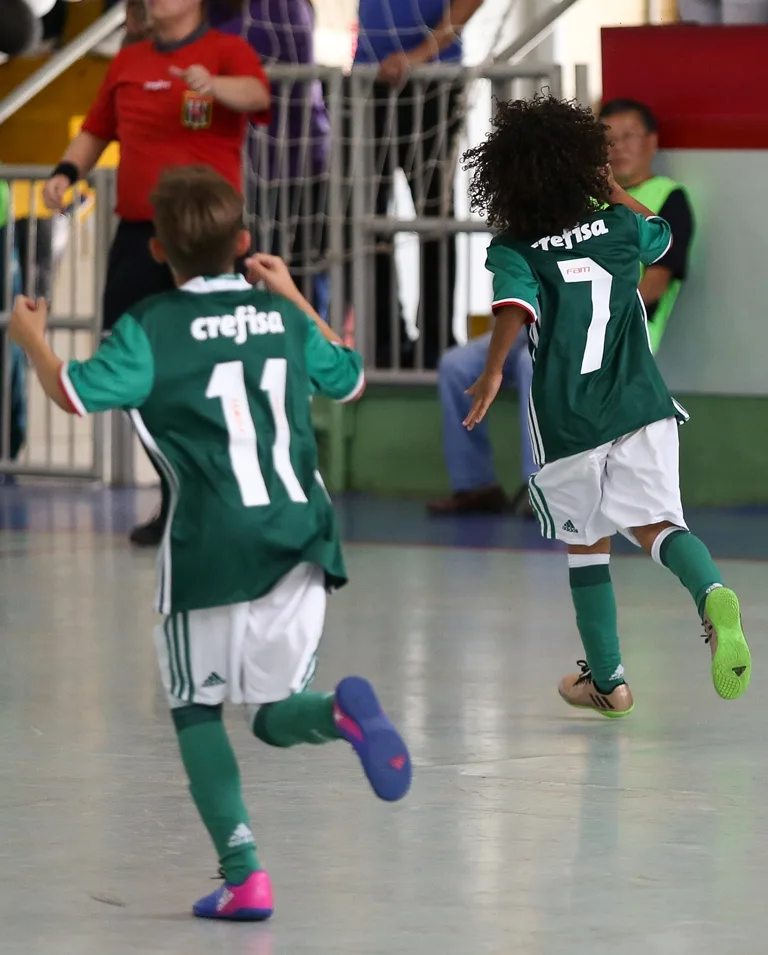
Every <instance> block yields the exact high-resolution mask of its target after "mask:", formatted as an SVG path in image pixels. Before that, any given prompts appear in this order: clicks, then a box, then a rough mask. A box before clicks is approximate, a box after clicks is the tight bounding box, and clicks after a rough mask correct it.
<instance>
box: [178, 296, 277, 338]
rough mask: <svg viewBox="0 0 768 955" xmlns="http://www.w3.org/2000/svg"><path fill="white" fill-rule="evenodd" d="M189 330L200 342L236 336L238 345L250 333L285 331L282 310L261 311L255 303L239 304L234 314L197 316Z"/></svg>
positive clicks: (274, 333) (273, 333)
mask: <svg viewBox="0 0 768 955" xmlns="http://www.w3.org/2000/svg"><path fill="white" fill-rule="evenodd" d="M189 330H190V332H191V333H192V337H193V338H194V339H196V341H199V342H207V341H209V340H210V339H212V338H234V340H235V344H236V345H242V344H244V343H245V342H246V341H247V340H248V336H249V335H279V334H281V333H283V332H285V328H284V327H283V316H282V315H281V314H280V312H259V311H257V310H256V307H255V306H254V305H238V307H237V308H236V309H235V314H234V315H211V316H210V317H209V318H196V319H195V320H194V322H192V324H191V325H190V326H189Z"/></svg>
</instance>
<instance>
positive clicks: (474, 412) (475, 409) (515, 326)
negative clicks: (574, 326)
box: [464, 305, 530, 431]
mask: <svg viewBox="0 0 768 955" xmlns="http://www.w3.org/2000/svg"><path fill="white" fill-rule="evenodd" d="M529 314H530V313H529V312H528V310H527V309H525V308H522V307H521V306H520V305H504V306H502V307H501V308H499V309H497V311H496V322H495V324H494V326H493V334H492V335H491V343H490V345H489V346H488V355H487V356H486V359H485V369H484V370H483V373H482V375H480V377H479V378H478V379H477V381H476V382H475V383H474V385H472V386H471V387H470V388H467V394H468V395H472V397H473V399H474V401H473V402H472V407H471V408H470V410H469V414H468V415H467V417H466V418H465V419H464V426H465V427H466V428H468V429H469V430H470V431H471V430H472V429H473V428H474V426H475V425H476V424H480V422H481V421H482V420H483V418H484V417H485V415H486V413H487V411H488V409H489V408H490V407H491V404H492V403H493V400H494V398H495V397H496V395H497V394H498V393H499V388H501V382H502V380H503V370H504V362H505V361H506V360H507V355H508V354H509V351H510V349H511V348H512V345H513V344H514V341H515V339H516V338H517V336H518V335H519V334H520V329H521V328H522V327H523V325H524V324H525V323H526V320H527V319H528V316H529Z"/></svg>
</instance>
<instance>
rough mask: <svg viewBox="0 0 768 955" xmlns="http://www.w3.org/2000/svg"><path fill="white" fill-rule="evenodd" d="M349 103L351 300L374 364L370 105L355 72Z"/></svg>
mask: <svg viewBox="0 0 768 955" xmlns="http://www.w3.org/2000/svg"><path fill="white" fill-rule="evenodd" d="M349 79H350V83H349V87H350V96H351V99H352V102H351V104H350V106H351V110H352V116H351V119H352V130H351V137H350V139H351V144H350V177H351V180H352V249H351V253H352V302H353V306H354V311H355V344H356V346H357V350H358V351H359V352H361V354H362V356H363V360H364V361H365V363H366V365H370V364H371V359H372V357H373V351H374V349H373V348H372V347H371V344H370V343H371V342H373V341H375V338H374V336H372V335H370V334H369V333H370V331H371V327H372V323H373V322H374V321H375V318H376V316H375V315H371V314H370V311H369V308H368V300H369V298H368V294H369V291H370V286H371V284H372V274H371V273H372V263H371V262H369V255H368V254H367V252H366V249H367V246H368V237H369V230H368V229H367V228H366V223H365V218H366V217H369V216H370V213H371V210H370V209H369V208H368V202H367V199H368V193H369V185H370V184H369V181H368V178H369V168H368V150H367V149H366V141H365V132H366V122H365V120H366V113H367V108H366V106H367V104H366V102H365V98H364V96H363V89H364V86H365V85H366V84H365V81H364V79H363V78H362V77H361V76H359V75H356V73H355V72H354V71H353V72H352V75H351V76H350V78H349Z"/></svg>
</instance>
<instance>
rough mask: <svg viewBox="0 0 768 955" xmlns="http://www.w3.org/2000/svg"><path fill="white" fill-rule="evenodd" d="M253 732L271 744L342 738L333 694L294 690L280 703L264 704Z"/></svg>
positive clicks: (256, 719)
mask: <svg viewBox="0 0 768 955" xmlns="http://www.w3.org/2000/svg"><path fill="white" fill-rule="evenodd" d="M253 732H254V734H255V735H256V736H258V738H259V739H260V740H261V741H262V742H264V743H267V744H268V745H269V746H296V745H297V744H298V743H316V744H320V743H328V742H330V741H331V740H335V739H339V738H340V735H339V731H338V730H337V729H336V723H335V722H334V719H333V693H307V692H304V693H294V695H293V696H289V697H288V698H287V699H285V700H280V701H279V702H278V703H265V704H264V706H261V707H260V708H259V711H258V712H257V714H256V716H255V717H254V720H253Z"/></svg>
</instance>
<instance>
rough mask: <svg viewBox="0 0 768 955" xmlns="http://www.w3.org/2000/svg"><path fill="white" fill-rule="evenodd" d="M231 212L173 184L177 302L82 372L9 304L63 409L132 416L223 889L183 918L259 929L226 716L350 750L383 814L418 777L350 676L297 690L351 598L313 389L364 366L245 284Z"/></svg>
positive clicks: (231, 196) (279, 293) (163, 642)
mask: <svg viewBox="0 0 768 955" xmlns="http://www.w3.org/2000/svg"><path fill="white" fill-rule="evenodd" d="M242 207H243V203H242V199H241V197H240V196H239V195H238V194H237V191H236V190H235V189H233V188H232V186H231V185H229V184H228V183H227V182H226V181H225V180H224V179H223V178H221V177H220V176H219V175H218V174H216V173H214V172H213V171H212V170H210V169H208V168H205V167H201V168H186V169H178V170H172V171H170V172H168V173H166V174H165V176H164V177H163V178H162V179H161V181H160V184H159V186H158V189H157V193H156V195H155V225H156V228H157V239H155V240H153V246H152V252H153V255H154V256H155V258H157V259H158V260H166V261H168V263H169V264H170V266H171V269H172V271H173V273H174V276H175V278H176V282H177V285H178V288H177V289H176V290H175V291H172V292H166V293H164V294H162V295H156V296H153V297H152V298H149V299H147V300H146V301H144V302H142V303H141V304H139V305H138V306H136V307H135V308H134V309H132V310H131V313H130V314H127V315H124V316H123V317H122V318H121V319H120V321H119V322H117V324H116V325H115V328H114V331H113V333H112V335H111V337H110V338H108V339H107V340H106V341H104V342H103V343H102V344H101V346H100V347H99V349H98V351H97V352H96V354H95V355H94V356H93V357H92V358H90V359H89V360H88V361H85V362H77V361H70V362H68V363H66V362H61V361H59V359H58V358H57V357H56V355H55V354H54V353H53V352H52V351H51V349H50V347H49V345H48V343H47V342H46V338H45V322H46V310H45V305H44V303H43V302H42V301H41V302H38V303H37V304H35V303H33V302H29V301H28V300H27V299H24V298H22V297H19V298H18V299H17V300H16V305H15V309H14V313H13V316H12V319H11V327H10V331H11V335H12V337H13V338H14V339H15V341H17V342H18V344H19V345H21V346H22V347H23V348H24V349H25V350H26V352H27V354H28V356H29V358H30V360H31V361H32V363H33V365H34V366H35V369H36V371H37V374H38V376H39V378H40V382H41V384H42V386H43V388H44V390H45V392H46V394H47V395H48V396H49V397H50V398H51V399H52V400H53V401H54V402H55V403H56V404H57V405H59V407H61V408H64V409H65V410H69V411H72V412H73V413H77V414H85V413H88V412H97V411H106V410H108V409H111V408H125V409H127V410H129V411H130V413H131V416H132V418H133V421H134V424H135V426H136V430H137V433H138V434H139V436H140V438H141V439H142V441H143V443H144V446H145V447H146V448H147V450H148V451H149V453H150V454H152V455H153V457H154V459H155V461H156V462H157V464H158V466H159V467H160V468H161V469H162V472H163V474H164V475H165V477H166V478H167V480H168V483H169V486H170V487H171V489H172V503H171V511H170V519H169V521H168V527H167V530H166V534H165V538H164V540H163V543H162V546H161V551H160V556H159V561H158V605H157V609H158V610H159V611H160V612H161V613H162V614H163V615H164V619H163V623H162V625H160V626H159V627H158V628H157V632H156V643H157V651H158V660H159V664H160V671H161V675H162V679H163V683H164V685H165V688H166V691H167V694H168V699H169V702H170V706H171V711H172V715H173V722H174V725H175V727H176V732H177V734H178V740H179V747H180V750H181V757H182V761H183V763H184V767H185V769H186V771H187V775H188V776H189V784H190V786H189V788H190V793H191V795H192V798H193V800H194V802H195V805H196V806H197V808H198V810H199V812H200V815H201V817H202V820H203V822H204V823H205V825H206V827H207V829H208V832H209V833H210V836H211V838H212V840H213V842H214V845H215V847H216V850H217V853H218V856H219V861H220V864H221V869H222V875H223V878H224V883H223V885H221V886H220V887H219V888H218V889H217V891H215V892H213V893H212V894H211V895H208V896H206V897H205V898H202V899H200V900H199V902H197V903H196V904H195V905H194V907H193V911H194V913H195V915H198V916H200V917H203V918H218V919H230V920H238V921H258V920H262V919H266V918H269V917H270V915H271V914H272V911H273V902H272V889H271V885H270V880H269V876H268V874H267V873H266V871H264V870H263V869H262V866H261V864H260V862H259V860H258V857H257V855H256V847H255V844H254V839H253V835H252V833H251V826H250V820H249V818H248V812H247V810H246V808H245V805H244V802H243V797H242V792H241V787H240V774H239V769H238V765H237V760H236V758H235V754H234V752H233V751H232V748H231V746H230V743H229V739H228V737H227V733H226V730H225V728H224V724H223V722H222V705H223V703H224V702H225V700H227V699H229V700H230V701H231V702H234V703H242V704H245V705H246V707H247V708H248V716H249V722H250V726H251V728H252V730H253V733H254V734H255V735H256V736H257V737H258V739H260V740H262V741H263V742H264V743H267V744H268V745H270V746H278V747H287V746H294V745H296V744H298V743H326V742H329V741H331V740H338V739H344V740H346V741H347V742H349V743H350V744H351V745H352V746H353V747H354V749H355V751H356V752H357V754H358V756H359V757H360V760H361V762H362V766H363V769H364V771H365V773H366V775H367V776H368V779H369V781H370V783H371V785H372V787H373V789H374V791H375V792H376V794H377V795H378V796H379V797H380V798H382V799H386V800H389V801H392V800H396V799H400V798H402V797H403V796H404V795H405V794H406V792H407V790H408V788H409V785H410V780H411V763H410V758H409V755H408V750H407V749H406V746H405V743H404V742H403V740H402V738H401V737H400V735H399V734H398V733H397V731H396V730H395V728H394V726H393V725H392V724H391V723H390V721H389V720H388V719H387V717H386V716H385V714H384V713H383V712H382V710H381V707H380V706H379V704H378V701H377V698H376V696H375V694H374V691H373V689H372V687H371V685H370V684H369V683H368V682H367V681H366V680H363V679H361V678H360V677H347V678H345V679H344V680H342V681H341V682H340V683H339V684H338V686H337V687H336V691H335V692H334V693H330V694H324V693H311V692H309V691H308V690H307V686H308V684H309V682H310V680H311V678H312V675H313V673H314V668H315V654H316V651H317V647H318V644H319V642H320V637H321V635H322V631H323V624H324V620H325V609H326V593H327V591H329V590H331V589H333V588H337V587H340V586H342V585H343V584H345V583H346V580H347V575H346V570H345V567H344V560H343V556H342V553H341V546H340V542H339V537H338V533H337V530H336V522H335V519H334V514H333V507H332V506H331V502H330V499H329V497H328V495H327V493H326V491H325V487H324V486H323V482H322V479H321V477H320V474H319V472H318V470H317V447H316V444H315V437H314V431H313V428H312V421H311V417H310V402H309V398H310V394H311V392H312V391H313V390H317V391H319V392H320V393H321V394H324V395H327V396H328V397H330V398H334V399H336V400H338V401H349V400H353V399H354V398H356V397H358V396H359V395H360V394H361V392H362V389H363V386H364V375H363V368H362V359H361V358H360V356H359V355H358V354H356V353H355V352H353V351H350V350H349V349H346V348H344V347H343V346H342V344H341V342H340V340H339V339H338V337H337V336H336V335H335V334H334V333H333V331H332V330H331V329H330V328H329V327H328V326H327V325H326V324H325V322H323V320H322V319H321V318H320V316H319V315H318V314H317V313H316V312H315V311H314V309H313V308H312V307H311V306H310V305H309V303H308V302H307V301H306V300H305V299H304V298H303V297H302V296H301V294H300V293H299V291H298V290H297V288H296V286H295V285H294V283H293V281H292V280H291V277H290V275H289V274H288V270H287V269H286V267H285V265H284V264H283V262H282V261H281V260H280V259H277V258H275V257H273V256H265V255H256V256H254V257H253V258H252V259H250V260H249V267H250V270H251V271H250V273H249V279H250V281H248V280H246V279H245V278H244V277H243V276H242V275H234V274H232V273H233V272H234V263H235V261H236V260H237V259H238V258H239V257H240V256H241V255H244V254H245V252H246V251H247V249H248V245H249V242H250V236H249V234H248V233H247V232H246V231H244V230H243V227H242V211H243V208H242ZM255 281H261V282H263V283H264V284H265V285H266V290H262V289H258V288H254V287H253V284H252V282H255Z"/></svg>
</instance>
